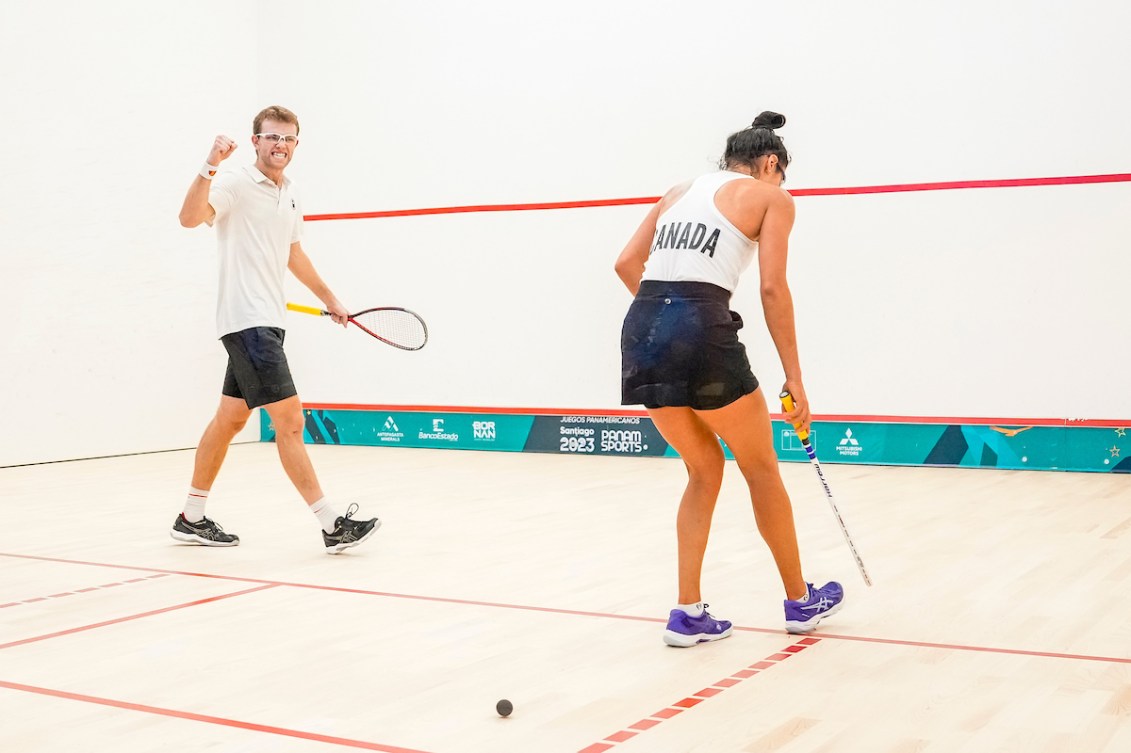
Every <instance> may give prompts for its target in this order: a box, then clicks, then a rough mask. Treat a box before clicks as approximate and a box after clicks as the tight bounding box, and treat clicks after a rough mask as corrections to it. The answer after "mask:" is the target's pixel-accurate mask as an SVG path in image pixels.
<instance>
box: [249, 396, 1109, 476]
mask: <svg viewBox="0 0 1131 753" xmlns="http://www.w3.org/2000/svg"><path fill="white" fill-rule="evenodd" d="M303 414H304V418H305V421H306V425H305V432H304V438H305V441H306V442H308V443H311V444H341V445H369V446H375V447H431V448H443V449H457V450H499V451H504V452H543V453H557V454H565V455H622V456H626V457H632V456H655V457H675V456H676V452H675V450H674V449H672V448H671V447H670V446H669V445H668V443H667V442H666V441H665V440H664V438H663V437H662V436H660V433H659V431H657V430H656V427H655V425H654V424H653V423H652V421H651V419H649V418H648V417H647V416H606V415H588V414H581V415H534V414H525V415H523V414H510V413H505V414H499V413H487V412H484V413H472V412H458V413H455V412H443V411H436V412H431V411H395V410H394V411H385V410H359V409H348V410H347V409H341V410H339V409H315V408H312V409H306V410H304V411H303ZM260 417H261V418H260V421H261V424H260V426H261V437H262V439H263V440H264V441H273V440H274V438H275V433H274V429H273V427H272V426H271V423H270V418H269V417H268V415H267V413H266V411H260ZM1129 428H1131V427H1129ZM772 430H773V435H774V442H775V449H776V451H777V455H778V458H779V459H780V460H783V461H797V462H807V461H808V457H807V456H806V454H805V450H804V449H803V448H802V446H801V442H800V441H799V440H798V438H797V434H796V433H795V432H794V430H793V427H791V426H789V425H788V424H787V423H785V422H784V421H780V420H778V421H773V426H772ZM810 434H811V437H812V441H813V447H814V449H815V450H816V452H817V457H818V459H819V460H820V461H821V462H822V463H860V464H871V465H912V466H950V467H971V468H1002V469H1016V470H1025V469H1028V470H1043V471H1051V470H1065V471H1093V472H1100V473H1131V437H1129V436H1128V428H1123V427H1109V426H1095V425H1073V424H1070V423H1069V422H1067V421H1066V422H1065V423H1064V424H1063V425H1059V424H1058V425H1051V426H1049V425H1042V426H1012V425H1010V426H993V425H986V424H946V423H912V422H871V421H816V422H814V423H813V427H812V430H811V432H810ZM723 449H724V451H725V453H726V456H727V457H728V458H732V459H733V455H732V454H731V453H730V451H729V450H728V449H727V448H726V445H725V444H724V445H723Z"/></svg>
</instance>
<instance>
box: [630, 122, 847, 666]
mask: <svg viewBox="0 0 1131 753" xmlns="http://www.w3.org/2000/svg"><path fill="white" fill-rule="evenodd" d="M784 124H785V117H784V116H782V115H779V114H777V113H774V112H763V113H762V114H761V115H759V116H758V117H757V118H756V119H755V120H754V123H753V124H752V125H751V126H750V127H749V128H746V129H744V130H742V131H739V132H737V133H734V134H731V136H730V137H729V138H728V139H727V144H726V152H725V154H724V156H723V159H722V161H721V163H720V167H721V168H722V170H720V171H719V172H715V173H711V174H708V175H704V176H701V177H699V178H696V179H695V180H692V181H689V182H687V183H684V184H682V185H679V186H676V187H675V188H673V189H671V190H670V191H668V193H667V194H666V195H665V196H664V197H663V198H662V199H661V200H660V201H659V203H658V204H656V206H655V207H653V208H652V211H651V212H649V213H648V216H647V217H646V218H645V219H644V222H643V223H641V225H640V228H639V229H638V230H637V231H636V233H635V234H634V235H633V236H632V239H631V240H630V241H629V242H628V245H627V246H626V247H625V249H624V251H622V252H621V254H620V257H619V258H618V259H617V262H616V271H617V275H618V276H619V277H620V278H621V280H622V281H623V282H624V284H625V285H626V286H627V287H628V289H629V291H630V292H631V293H632V294H633V295H634V296H635V299H634V300H633V302H632V306H631V307H630V308H629V311H628V314H627V316H626V317H625V320H624V328H623V330H622V333H621V354H622V367H621V396H622V399H621V402H622V403H623V404H625V405H636V404H643V405H644V407H645V408H646V409H647V410H648V415H649V416H651V418H652V422H653V423H654V424H655V425H656V428H657V429H658V430H659V431H660V433H661V434H662V435H663V437H664V439H666V440H667V442H668V444H670V445H671V446H672V447H673V448H675V450H676V451H677V452H678V453H679V456H680V457H681V458H682V459H683V462H684V465H685V466H686V467H687V475H688V482H687V488H686V489H685V490H684V492H683V498H682V501H681V502H680V507H679V513H678V515H677V517H676V530H677V534H678V544H679V603H678V604H677V605H676V608H675V609H673V610H671V615H670V619H669V620H668V625H667V629H666V630H665V631H664V642H665V643H667V644H668V645H671V646H693V645H695V644H697V643H701V642H703V641H713V640H718V639H720V638H726V637H727V636H729V635H730V634H731V630H732V625H731V623H730V622H728V621H726V620H717V619H715V618H714V617H712V616H711V615H710V614H709V613H708V612H707V611H706V607H707V604H704V603H703V600H702V595H701V593H700V591H699V580H700V573H701V572H702V568H703V554H704V552H705V551H706V548H707V537H708V534H709V533H710V528H711V516H712V514H713V513H714V509H715V502H716V500H717V499H718V495H719V489H720V487H721V485H722V478H723V464H724V459H725V458H724V455H723V450H722V448H721V446H720V445H719V437H721V438H722V439H723V441H725V442H726V444H727V447H729V448H730V450H731V452H732V453H733V454H734V457H735V460H736V461H737V463H738V467H739V469H740V470H741V471H742V475H743V476H744V477H745V479H746V483H747V485H748V486H749V488H750V498H751V501H752V502H753V506H754V517H755V520H756V521H757V524H758V531H759V533H761V535H762V538H763V539H764V540H765V542H766V544H767V545H768V546H769V548H770V551H771V553H772V554H773V557H774V562H775V563H776V564H777V568H778V573H779V575H780V576H781V580H782V585H783V586H784V588H785V597H786V598H785V620H786V623H785V624H786V630H787V631H789V632H791V633H807V632H809V631H811V630H813V629H814V628H815V627H816V626H817V623H819V622H820V621H821V619H823V618H824V617H827V616H828V615H830V614H832V613H834V612H836V611H837V610H838V609H839V608H840V606H841V602H842V600H843V598H844V591H843V589H842V588H841V586H840V584H839V583H836V582H831V583H827V584H826V585H824V586H822V587H820V588H814V587H813V585H812V584H810V583H807V582H806V581H805V579H804V577H803V576H802V573H801V559H800V555H799V553H798V547H797V533H796V531H795V530H794V525H793V508H792V506H791V505H790V501H789V495H788V494H787V493H786V491H785V486H784V485H783V484H782V480H781V475H780V474H779V472H778V461H777V455H776V454H775V452H774V446H773V437H772V430H771V424H770V414H769V410H768V408H767V406H766V399H765V396H764V395H763V393H762V390H761V389H760V388H759V386H758V380H757V379H756V378H755V377H754V375H753V373H751V371H750V362H749V361H748V360H747V358H746V351H745V349H744V348H743V345H742V343H741V342H739V340H738V330H739V329H741V328H742V319H741V318H740V317H739V315H738V314H736V313H734V312H732V311H730V310H729V303H730V296H731V294H732V293H733V292H734V289H735V287H736V286H737V285H738V280H739V276H740V275H741V273H742V271H743V270H744V269H745V268H746V267H747V266H748V265H749V264H750V262H751V260H752V259H753V258H754V255H755V251H757V252H758V253H757V256H758V273H759V280H760V290H761V297H762V307H763V309H764V311H765V317H766V326H767V327H768V329H769V332H770V335H771V336H772V337H773V340H774V344H775V346H776V347H777V351H778V357H779V358H780V359H781V364H782V368H783V370H784V371H785V385H784V387H783V389H784V390H788V391H789V392H790V393H791V394H792V395H793V400H794V404H795V407H794V410H793V411H792V412H790V413H789V414H788V418H789V420H790V422H791V423H793V424H794V425H800V426H803V427H804V428H806V429H808V428H809V424H810V416H809V401H808V399H807V398H806V396H805V387H804V385H802V382H801V366H800V364H799V361H798V355H797V338H796V334H795V331H794V322H793V300H792V298H791V296H790V293H789V286H788V284H787V283H786V274H785V270H786V256H787V251H788V246H789V233H790V230H791V229H792V228H793V218H794V205H793V197H792V196H790V195H789V194H788V193H787V192H786V191H785V190H783V189H782V188H781V184H782V182H783V181H784V180H785V168H786V167H787V166H788V165H789V153H788V152H787V151H786V149H785V145H784V144H783V143H782V140H781V138H780V137H779V136H778V135H777V134H776V133H775V132H774V131H775V129H777V128H780V127H781V126H783V125H784Z"/></svg>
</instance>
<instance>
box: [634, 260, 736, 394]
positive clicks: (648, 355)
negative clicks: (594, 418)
mask: <svg viewBox="0 0 1131 753" xmlns="http://www.w3.org/2000/svg"><path fill="white" fill-rule="evenodd" d="M740 329H742V317H740V316H739V315H738V314H737V313H735V312H733V311H731V310H730V292H729V291H728V290H726V289H725V288H720V287H719V286H717V285H712V284H710V283H707V282H662V281H659V280H644V281H643V282H641V283H640V290H639V291H638V292H637V294H636V298H635V299H634V300H633V302H632V305H631V306H630V307H629V309H628V314H627V315H626V316H625V318H624V326H623V328H622V329H621V339H620V349H621V403H622V404H623V405H643V406H644V407H645V408H662V407H669V406H672V407H674V406H681V407H683V406H685V407H690V408H694V409H696V410H713V409H715V408H722V407H723V406H726V405H729V404H731V403H733V402H734V401H735V400H737V399H738V398H740V397H742V396H743V395H748V394H750V393H751V392H753V391H754V390H756V389H758V380H757V378H755V376H754V374H753V373H752V372H751V371H750V361H749V360H748V359H747V358H746V348H745V347H743V345H742V343H741V342H739V340H738V330H740Z"/></svg>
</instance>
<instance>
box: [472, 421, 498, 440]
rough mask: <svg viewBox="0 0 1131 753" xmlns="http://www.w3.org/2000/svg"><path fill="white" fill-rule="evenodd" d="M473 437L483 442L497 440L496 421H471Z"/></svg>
mask: <svg viewBox="0 0 1131 753" xmlns="http://www.w3.org/2000/svg"><path fill="white" fill-rule="evenodd" d="M471 438H472V439H477V440H479V441H481V442H494V441H495V422H494V421H472V422H471Z"/></svg>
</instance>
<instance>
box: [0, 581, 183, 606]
mask: <svg viewBox="0 0 1131 753" xmlns="http://www.w3.org/2000/svg"><path fill="white" fill-rule="evenodd" d="M167 577H169V576H168V573H157V574H155V575H146V576H145V577H142V578H130V579H129V580H125V581H122V582H121V583H104V584H103V585H101V586H91V587H90V588H76V589H74V590H73V591H63V592H62V593H57V594H50V595H48V596H36V597H34V598H31V599H23V600H21V601H13V602H10V603H8V604H0V609H4V608H5V607H18V606H20V605H21V604H34V603H36V602H40V601H46V600H47V599H62V598H64V597H66V596H77V595H78V594H87V593H90V592H92V591H101V590H102V589H105V588H114V587H115V586H121V585H124V584H130V583H142V582H144V581H147V580H154V579H156V578H167Z"/></svg>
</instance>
